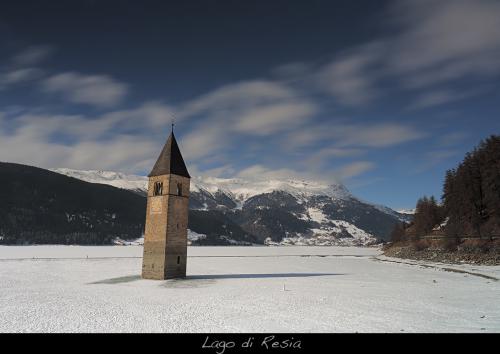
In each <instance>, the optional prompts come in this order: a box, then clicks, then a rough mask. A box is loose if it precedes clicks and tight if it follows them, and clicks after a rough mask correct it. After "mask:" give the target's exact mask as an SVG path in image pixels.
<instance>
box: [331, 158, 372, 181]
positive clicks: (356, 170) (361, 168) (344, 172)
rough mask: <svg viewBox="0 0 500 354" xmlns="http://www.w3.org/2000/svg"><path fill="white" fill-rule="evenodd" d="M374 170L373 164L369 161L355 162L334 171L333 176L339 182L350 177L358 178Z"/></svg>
mask: <svg viewBox="0 0 500 354" xmlns="http://www.w3.org/2000/svg"><path fill="white" fill-rule="evenodd" d="M374 168H375V164H374V163H373V162H370V161H355V162H352V163H349V164H347V165H344V166H342V167H341V168H339V169H337V170H335V172H334V174H335V175H337V176H338V178H339V179H340V180H346V179H349V178H352V177H356V176H359V175H361V174H363V173H365V172H367V171H369V170H372V169H374Z"/></svg>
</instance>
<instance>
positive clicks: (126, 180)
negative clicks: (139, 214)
mask: <svg viewBox="0 0 500 354" xmlns="http://www.w3.org/2000/svg"><path fill="white" fill-rule="evenodd" d="M51 171H53V172H57V173H60V174H63V175H66V176H68V177H73V178H77V179H80V180H82V181H85V182H89V183H100V184H108V185H110V186H113V187H117V188H122V189H128V190H133V191H146V192H147V190H148V178H147V177H146V176H137V175H127V174H124V173H121V172H112V171H101V170H88V171H83V170H73V169H70V168H54V169H51Z"/></svg>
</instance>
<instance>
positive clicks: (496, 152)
mask: <svg viewBox="0 0 500 354" xmlns="http://www.w3.org/2000/svg"><path fill="white" fill-rule="evenodd" d="M443 205H444V209H445V213H446V216H447V217H448V218H449V219H448V222H447V225H446V232H447V234H448V236H452V237H462V236H469V237H479V238H491V237H493V236H500V136H498V135H492V136H490V137H489V138H488V139H486V140H483V141H481V143H480V144H479V145H478V146H477V147H476V148H475V149H474V150H473V151H472V152H470V153H467V155H466V156H465V158H464V160H463V161H462V162H461V163H460V165H458V167H457V168H456V169H453V170H449V171H447V172H446V178H445V183H444V188H443Z"/></svg>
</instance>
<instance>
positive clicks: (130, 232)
mask: <svg viewBox="0 0 500 354" xmlns="http://www.w3.org/2000/svg"><path fill="white" fill-rule="evenodd" d="M145 210H146V199H145V198H144V197H141V196H139V195H137V194H134V193H132V192H130V191H126V190H122V189H118V188H114V187H111V186H107V185H102V184H92V183H87V182H83V181H81V180H78V179H75V178H71V177H66V176H63V175H61V174H58V173H55V172H51V171H48V170H44V169H41V168H36V167H31V166H26V165H19V164H14V163H0V243H3V244H25V243H34V244H48V243H52V244H109V243H111V241H112V239H113V238H115V237H120V238H123V239H134V238H138V237H141V235H142V233H143V228H144V220H145Z"/></svg>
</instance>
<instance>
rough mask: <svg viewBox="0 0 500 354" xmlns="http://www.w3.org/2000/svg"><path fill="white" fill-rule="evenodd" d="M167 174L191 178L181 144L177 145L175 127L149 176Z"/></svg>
mask: <svg viewBox="0 0 500 354" xmlns="http://www.w3.org/2000/svg"><path fill="white" fill-rule="evenodd" d="M167 174H174V175H178V176H182V177H187V178H191V176H189V173H188V170H187V168H186V164H185V163H184V159H183V158H182V155H181V151H180V150H179V145H177V141H176V140H175V136H174V131H173V129H172V132H171V133H170V136H169V137H168V140H167V143H166V144H165V146H164V147H163V150H162V151H161V153H160V156H159V157H158V160H156V163H155V165H154V167H153V169H152V170H151V172H150V173H149V175H148V177H153V176H160V175H167Z"/></svg>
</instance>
